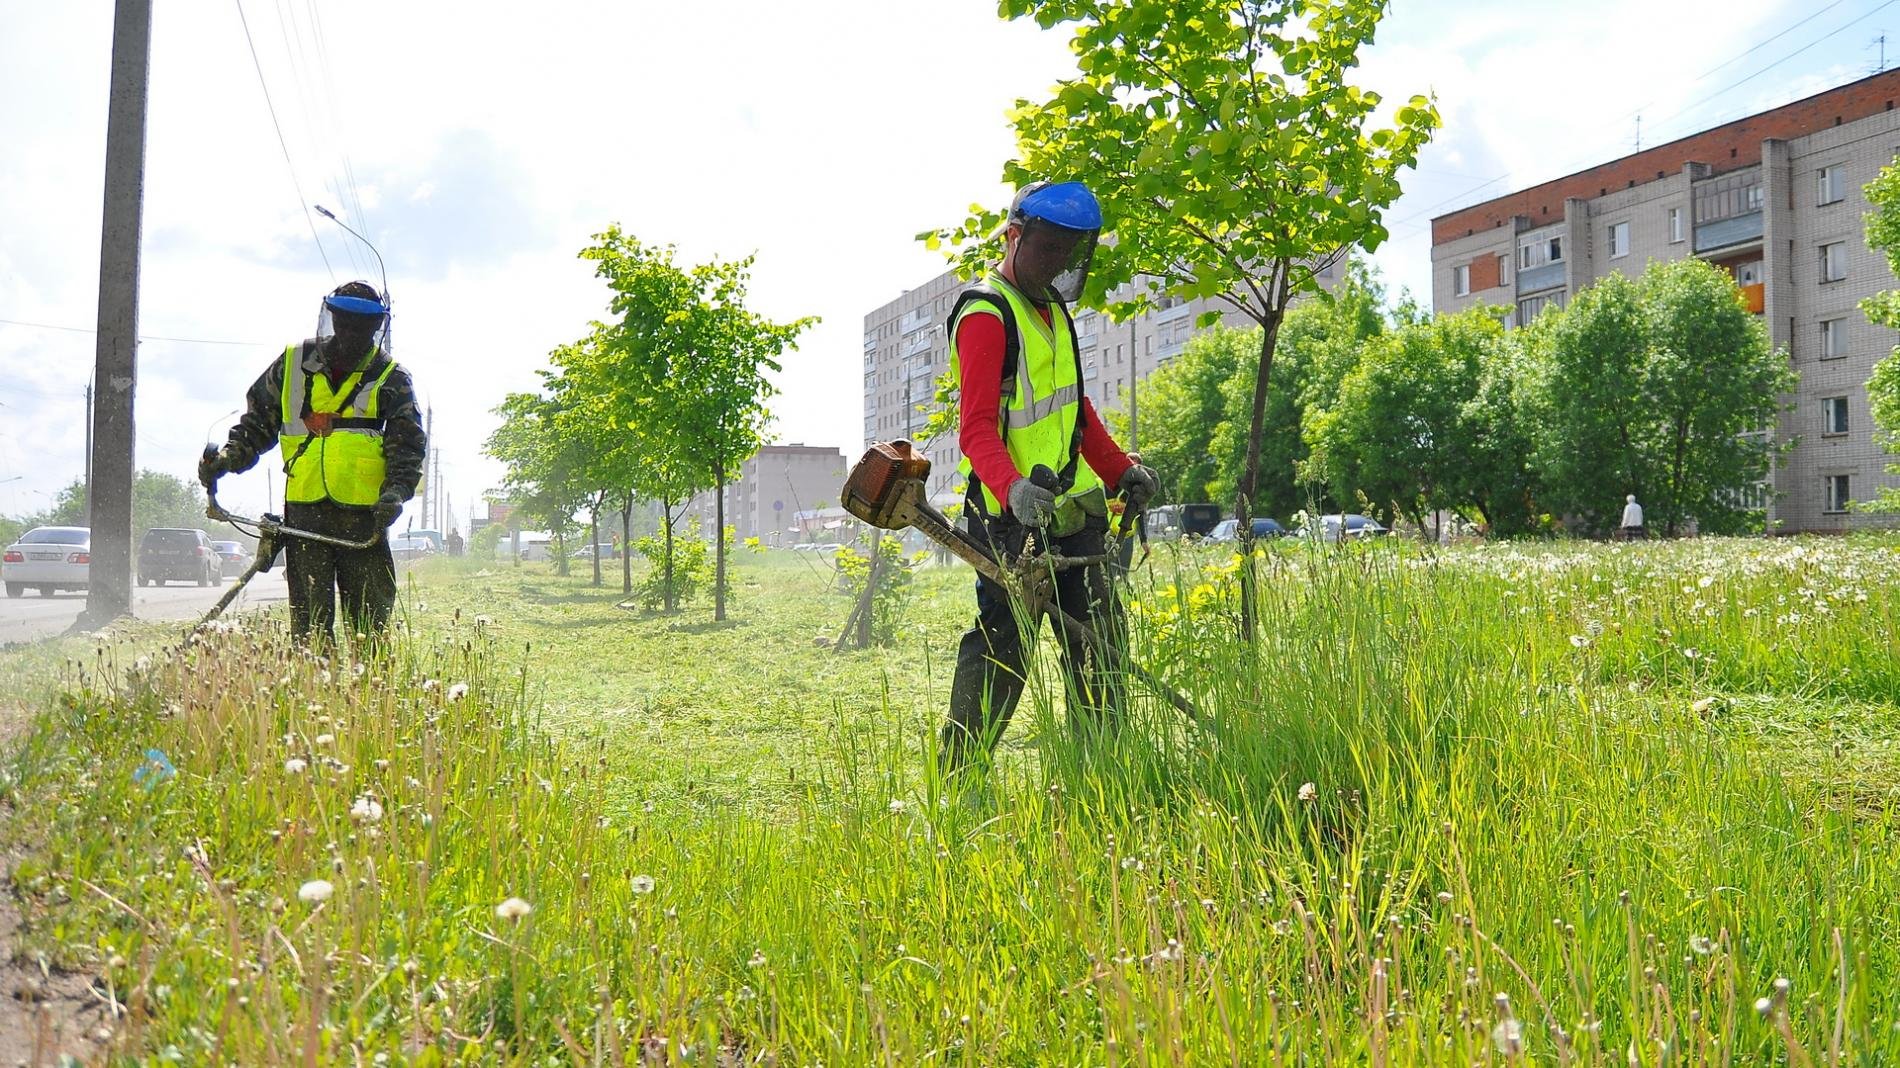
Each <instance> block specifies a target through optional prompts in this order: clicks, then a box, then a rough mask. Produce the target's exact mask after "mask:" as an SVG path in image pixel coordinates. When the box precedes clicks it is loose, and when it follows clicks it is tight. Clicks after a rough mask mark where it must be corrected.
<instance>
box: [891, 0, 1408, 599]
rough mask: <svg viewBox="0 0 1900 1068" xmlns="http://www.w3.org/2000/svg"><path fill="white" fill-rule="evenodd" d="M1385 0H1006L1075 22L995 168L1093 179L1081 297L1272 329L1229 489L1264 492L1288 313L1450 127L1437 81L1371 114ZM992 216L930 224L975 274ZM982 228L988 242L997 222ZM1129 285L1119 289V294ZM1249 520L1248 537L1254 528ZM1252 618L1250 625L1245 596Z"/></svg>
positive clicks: (1263, 344)
mask: <svg viewBox="0 0 1900 1068" xmlns="http://www.w3.org/2000/svg"><path fill="white" fill-rule="evenodd" d="M1386 6H1387V5H1386V2H1385V0H1310V2H1307V0H1300V2H1294V0H1281V2H1270V0H1003V2H1002V4H1001V11H1002V13H1003V14H1004V15H1005V16H1006V17H1008V18H1012V19H1013V18H1023V17H1033V18H1034V19H1035V20H1036V22H1037V23H1038V24H1039V25H1041V26H1043V27H1044V28H1049V27H1053V26H1056V25H1058V24H1062V23H1073V24H1075V31H1074V36H1073V40H1072V42H1071V47H1072V49H1073V50H1074V52H1075V54H1076V56H1077V57H1078V58H1077V62H1078V66H1079V70H1078V72H1077V74H1076V76H1075V77H1073V78H1069V79H1066V80H1064V81H1062V82H1060V83H1058V85H1057V86H1056V87H1055V92H1054V95H1053V96H1052V97H1050V98H1049V99H1048V100H1045V101H1041V102H1035V101H1028V100H1023V101H1018V103H1017V106H1016V108H1015V110H1014V111H1012V112H1011V115H1010V118H1011V122H1012V123H1013V125H1014V127H1015V132H1016V150H1017V157H1018V158H1017V159H1015V160H1013V161H1010V162H1008V163H1006V164H1005V165H1004V168H1003V178H1004V180H1005V181H1007V182H1009V183H1010V184H1011V185H1016V186H1020V185H1024V184H1026V183H1028V182H1030V181H1033V180H1036V179H1041V178H1082V179H1085V180H1086V181H1088V183H1089V185H1090V188H1092V189H1094V190H1095V192H1096V193H1097V195H1098V196H1099V197H1100V198H1101V200H1102V203H1103V210H1104V214H1105V215H1106V218H1107V221H1108V228H1109V229H1110V230H1111V231H1112V232H1113V235H1114V240H1113V241H1105V242H1104V243H1103V246H1102V248H1101V249H1100V251H1099V252H1098V253H1097V255H1096V266H1095V269H1094V271H1093V272H1092V275H1091V278H1090V282H1089V292H1088V293H1087V294H1086V295H1085V296H1084V303H1089V304H1096V305H1104V306H1106V307H1107V308H1108V310H1109V311H1110V312H1111V313H1112V314H1114V315H1115V316H1116V317H1117V318H1124V317H1126V316H1128V315H1130V314H1135V313H1138V312H1140V311H1143V310H1146V309H1148V308H1151V307H1153V305H1154V302H1155V300H1156V299H1158V298H1159V297H1160V296H1162V295H1164V294H1171V295H1174V296H1177V297H1181V298H1184V299H1193V298H1201V297H1205V298H1210V299H1216V300H1219V301H1221V302H1223V303H1225V304H1227V305H1228V306H1229V307H1231V308H1232V309H1233V311H1234V312H1236V313H1238V314H1240V315H1243V316H1245V317H1246V318H1249V319H1251V320H1253V321H1254V322H1255V323H1257V324H1258V325H1259V326H1260V328H1261V334H1260V358H1259V361H1258V364H1257V366H1256V368H1255V381H1254V388H1253V393H1252V398H1251V405H1250V413H1249V419H1248V433H1247V436H1246V462H1245V464H1244V465H1243V471H1242V474H1241V478H1240V484H1239V486H1238V487H1237V489H1236V497H1237V506H1238V507H1237V511H1238V512H1239V513H1240V514H1241V515H1242V517H1243V518H1244V517H1246V516H1247V515H1249V514H1250V509H1251V508H1252V507H1253V502H1254V498H1255V486H1256V482H1257V480H1258V473H1259V469H1260V458H1261V436H1262V433H1263V431H1264V428H1265V426H1266V420H1267V398H1268V392H1269V387H1270V384H1271V380H1272V373H1273V358H1274V351H1275V345H1276V342H1277V340H1278V337H1279V332H1280V325H1281V322H1282V319H1283V318H1284V316H1285V314H1286V311H1287V309H1288V307H1289V305H1290V304H1291V302H1292V300H1293V299H1294V297H1295V296H1297V295H1298V294H1301V293H1306V292H1311V291H1313V290H1315V289H1317V280H1318V276H1319V274H1320V272H1321V271H1322V270H1323V269H1325V268H1326V267H1327V266H1329V265H1331V264H1333V263H1336V262H1338V261H1340V260H1341V259H1343V258H1344V257H1345V255H1346V254H1347V252H1348V251H1349V250H1350V249H1352V248H1353V247H1355V246H1358V247H1363V248H1365V249H1367V250H1368V251H1370V250H1373V249H1376V248H1377V247H1378V246H1379V244H1380V243H1381V242H1383V241H1384V240H1385V238H1386V229H1385V226H1384V223H1383V222H1382V216H1383V213H1384V210H1385V208H1386V207H1387V206H1389V205H1390V204H1391V203H1392V202H1393V201H1394V200H1396V199H1397V198H1398V195H1399V183H1398V175H1399V172H1400V171H1401V170H1402V169H1404V168H1406V167H1409V166H1412V165H1413V164H1414V162H1415V161H1416V159H1417V157H1418V152H1419V149H1420V148H1422V147H1423V146H1424V145H1425V143H1426V142H1427V140H1429V138H1430V136H1431V132H1432V130H1433V129H1435V128H1436V127H1437V125H1438V112H1437V109H1436V108H1435V107H1434V106H1433V105H1432V103H1431V101H1430V100H1428V99H1427V98H1425V97H1422V96H1418V97H1413V98H1412V99H1411V100H1410V101H1409V102H1407V103H1406V104H1404V105H1403V106H1401V107H1399V108H1397V109H1396V111H1395V113H1394V115H1393V121H1392V125H1390V126H1378V127H1377V128H1374V127H1375V126H1376V123H1375V121H1374V119H1375V115H1376V113H1377V111H1378V108H1379V105H1380V98H1379V96H1378V94H1376V93H1370V92H1366V91H1364V90H1362V89H1360V88H1359V87H1357V86H1355V85H1353V84H1352V83H1351V81H1350V79H1349V76H1350V74H1351V72H1352V70H1353V68H1354V67H1355V66H1356V65H1357V63H1358V58H1359V50H1360V48H1362V47H1363V46H1364V45H1366V44H1367V43H1369V42H1370V41H1371V40H1372V36H1373V32H1374V30H1375V29H1376V28H1377V26H1378V23H1379V20H1380V18H1381V17H1383V15H1384V14H1385V11H1386ZM1000 221H1001V214H1000V212H997V211H993V210H985V209H978V210H975V211H973V212H972V214H971V215H970V216H969V217H968V218H967V219H966V220H965V221H964V222H963V223H962V224H961V225H960V226H956V227H952V228H948V229H945V230H939V231H935V232H932V233H928V234H924V235H921V236H922V237H923V238H924V240H925V241H926V242H927V243H928V244H930V245H932V246H933V247H935V246H937V245H938V244H941V243H943V242H946V241H947V242H949V243H951V244H953V245H961V246H964V252H963V255H962V263H963V267H964V270H965V271H966V272H967V273H975V271H976V270H977V269H978V268H979V267H980V266H981V265H982V264H983V263H985V262H988V261H990V260H992V259H994V258H995V252H996V246H995V244H994V239H993V237H991V236H990V235H994V234H995V233H996V232H997V230H998V223H999V222H1000ZM986 237H987V238H990V240H988V241H986V240H985V238H986ZM1112 293H1119V294H1121V295H1120V296H1118V297H1115V298H1113V299H1111V298H1110V296H1109V295H1110V294H1112ZM1241 526H1242V529H1243V531H1244V532H1246V533H1247V535H1248V536H1249V537H1250V536H1251V528H1250V527H1249V525H1248V524H1246V523H1245V522H1243V523H1242V524H1241ZM1242 604H1243V620H1242V622H1243V626H1244V627H1245V628H1246V630H1247V631H1248V633H1251V631H1252V614H1251V598H1246V597H1243V601H1242Z"/></svg>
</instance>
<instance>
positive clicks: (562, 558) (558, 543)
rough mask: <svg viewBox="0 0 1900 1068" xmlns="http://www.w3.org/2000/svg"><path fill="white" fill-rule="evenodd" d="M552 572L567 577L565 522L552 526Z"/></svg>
mask: <svg viewBox="0 0 1900 1068" xmlns="http://www.w3.org/2000/svg"><path fill="white" fill-rule="evenodd" d="M554 573H555V574H556V575H559V576H560V577H562V578H566V577H567V524H566V523H557V524H555V527H554Z"/></svg>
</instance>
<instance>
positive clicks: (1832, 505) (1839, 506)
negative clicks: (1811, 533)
mask: <svg viewBox="0 0 1900 1068" xmlns="http://www.w3.org/2000/svg"><path fill="white" fill-rule="evenodd" d="M1849 479H1850V476H1848V475H1827V476H1825V481H1826V483H1827V500H1826V502H1825V503H1823V504H1822V505H1821V510H1822V511H1823V512H1845V511H1847V505H1848V502H1850V501H1852V500H1853V499H1854V491H1853V488H1852V486H1851V484H1850V481H1849Z"/></svg>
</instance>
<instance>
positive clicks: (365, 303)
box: [323, 294, 389, 316]
mask: <svg viewBox="0 0 1900 1068" xmlns="http://www.w3.org/2000/svg"><path fill="white" fill-rule="evenodd" d="M323 306H324V307H326V308H328V309H330V310H331V311H339V312H345V313H347V314H350V315H367V316H383V315H388V314H389V308H388V307H387V306H386V305H384V304H383V303H382V302H381V301H375V300H370V299H369V298H368V297H339V296H336V295H335V294H332V295H330V296H327V297H325V298H323Z"/></svg>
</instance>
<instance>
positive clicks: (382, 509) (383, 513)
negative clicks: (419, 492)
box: [371, 490, 402, 527]
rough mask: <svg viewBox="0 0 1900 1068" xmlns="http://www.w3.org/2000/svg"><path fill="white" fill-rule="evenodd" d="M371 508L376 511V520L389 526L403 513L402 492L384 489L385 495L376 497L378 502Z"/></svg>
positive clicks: (382, 524)
mask: <svg viewBox="0 0 1900 1068" xmlns="http://www.w3.org/2000/svg"><path fill="white" fill-rule="evenodd" d="M371 510H372V511H373V512H374V513H375V515H376V522H377V523H378V524H379V525H381V526H385V527H386V526H389V525H390V524H391V523H394V522H395V521H396V517H397V516H399V515H401V514H402V494H400V493H397V492H396V491H395V490H384V491H383V495H382V496H381V497H378V498H376V504H375V506H374V507H373V508H372V509H371Z"/></svg>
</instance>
